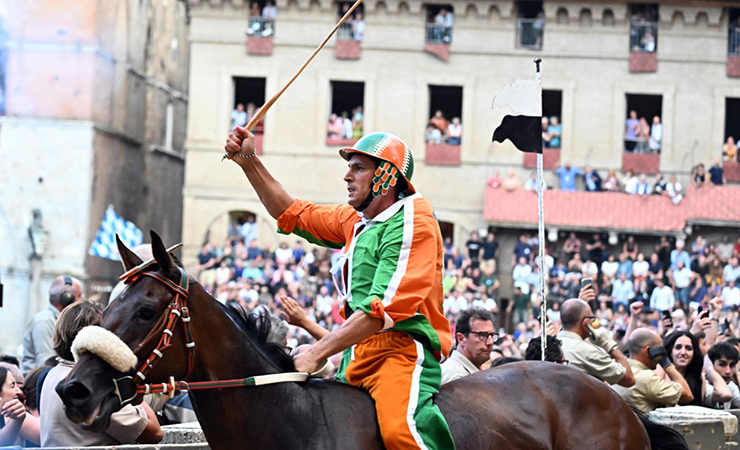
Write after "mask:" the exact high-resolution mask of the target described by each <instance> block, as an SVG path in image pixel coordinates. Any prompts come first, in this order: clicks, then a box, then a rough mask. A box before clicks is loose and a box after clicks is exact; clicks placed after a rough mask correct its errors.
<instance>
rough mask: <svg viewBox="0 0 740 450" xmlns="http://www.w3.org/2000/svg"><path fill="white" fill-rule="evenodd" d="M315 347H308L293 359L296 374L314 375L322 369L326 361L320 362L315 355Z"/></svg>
mask: <svg viewBox="0 0 740 450" xmlns="http://www.w3.org/2000/svg"><path fill="white" fill-rule="evenodd" d="M312 350H313V347H312V346H307V347H306V348H305V350H303V351H301V352H299V353H298V354H297V355H295V356H294V357H293V362H294V363H295V370H296V372H307V373H313V372H316V371H317V370H319V369H320V368H321V366H322V365H323V363H324V362H325V361H319V360H318V359H317V358H316V357H315V356H314V354H313V351H312Z"/></svg>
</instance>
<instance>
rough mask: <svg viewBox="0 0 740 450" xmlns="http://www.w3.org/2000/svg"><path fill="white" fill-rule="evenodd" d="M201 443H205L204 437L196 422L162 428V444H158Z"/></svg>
mask: <svg viewBox="0 0 740 450" xmlns="http://www.w3.org/2000/svg"><path fill="white" fill-rule="evenodd" d="M201 443H206V437H205V435H204V434H203V430H202V429H201V427H200V424H199V423H198V422H190V423H181V424H177V425H165V426H163V427H162V442H160V444H178V445H187V444H201Z"/></svg>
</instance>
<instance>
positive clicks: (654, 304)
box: [650, 277, 676, 311]
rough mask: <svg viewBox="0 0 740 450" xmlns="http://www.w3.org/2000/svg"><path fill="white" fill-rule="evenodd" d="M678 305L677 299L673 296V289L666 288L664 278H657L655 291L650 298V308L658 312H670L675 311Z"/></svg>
mask: <svg viewBox="0 0 740 450" xmlns="http://www.w3.org/2000/svg"><path fill="white" fill-rule="evenodd" d="M675 304H676V298H675V297H674V296H673V289H671V287H670V286H666V285H665V282H664V281H663V279H662V278H659V277H658V278H655V289H653V293H652V295H651V296H650V307H651V308H652V309H657V310H658V311H668V310H671V309H673V306H674V305H675Z"/></svg>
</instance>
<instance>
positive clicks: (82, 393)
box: [64, 382, 92, 401]
mask: <svg viewBox="0 0 740 450" xmlns="http://www.w3.org/2000/svg"><path fill="white" fill-rule="evenodd" d="M91 394H92V392H90V389H88V388H87V387H86V386H85V385H84V384H82V383H79V382H73V383H70V384H68V385H67V386H66V387H65V388H64V395H65V397H67V398H68V399H70V400H77V401H85V400H87V399H88V398H90V395H91Z"/></svg>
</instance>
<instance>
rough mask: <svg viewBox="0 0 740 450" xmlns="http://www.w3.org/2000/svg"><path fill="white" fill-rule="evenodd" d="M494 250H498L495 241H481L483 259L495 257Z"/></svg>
mask: <svg viewBox="0 0 740 450" xmlns="http://www.w3.org/2000/svg"><path fill="white" fill-rule="evenodd" d="M496 250H498V242H497V241H495V240H494V241H490V242H489V241H483V259H485V260H488V259H493V258H495V257H496Z"/></svg>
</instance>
